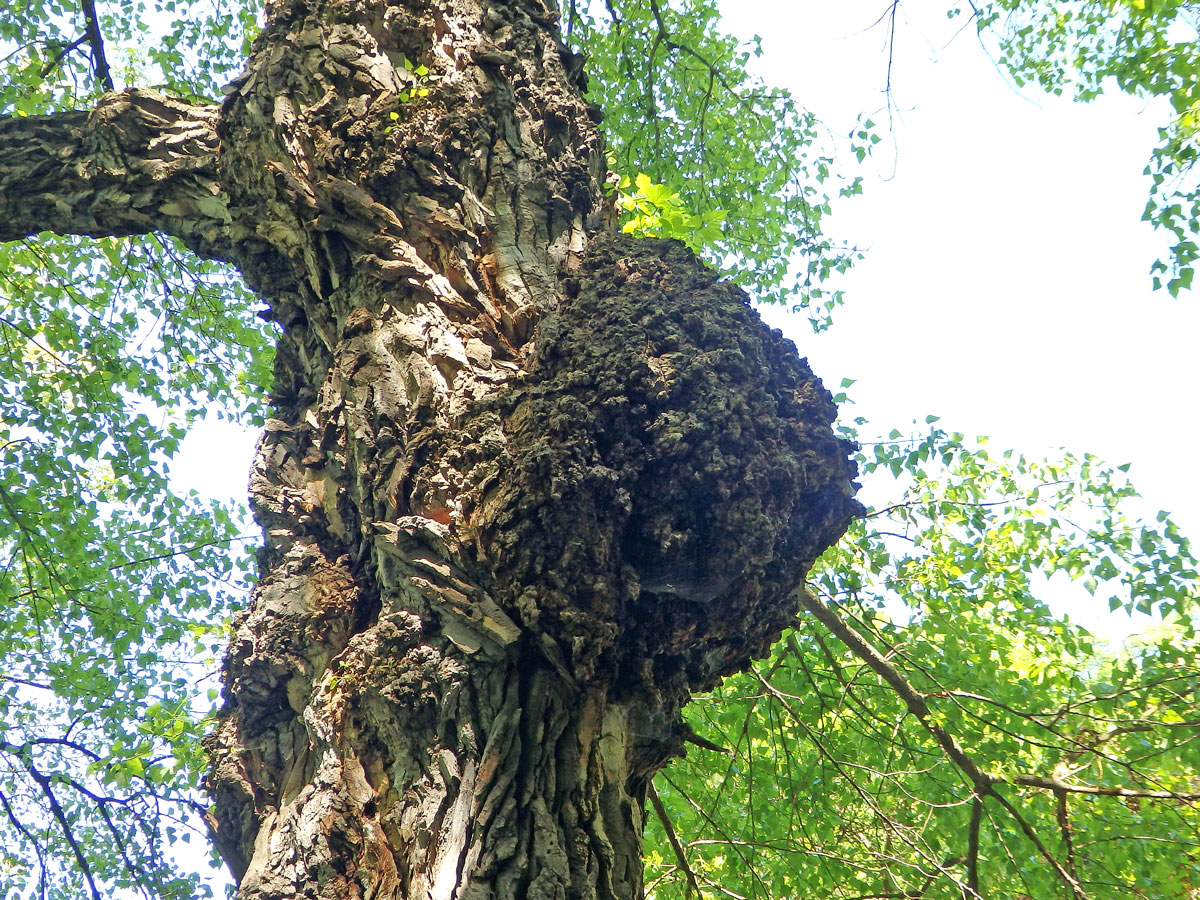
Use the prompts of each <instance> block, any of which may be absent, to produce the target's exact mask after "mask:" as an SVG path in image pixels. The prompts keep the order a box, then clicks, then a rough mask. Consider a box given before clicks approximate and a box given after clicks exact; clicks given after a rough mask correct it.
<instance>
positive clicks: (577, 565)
mask: <svg viewBox="0 0 1200 900" xmlns="http://www.w3.org/2000/svg"><path fill="white" fill-rule="evenodd" d="M556 19H557V16H556V14H555V13H554V12H553V11H552V10H550V9H547V8H546V7H545V6H543V4H542V0H503V2H502V0H406V2H387V0H291V2H288V3H283V2H278V3H275V4H273V5H271V6H270V8H269V9H268V21H267V25H266V28H265V30H264V32H263V34H262V35H261V37H260V38H259V39H258V42H257V44H256V46H255V50H254V53H253V55H252V57H251V59H250V60H249V62H248V65H247V68H246V72H245V74H244V76H243V77H242V78H240V79H239V80H238V81H237V82H236V83H235V84H234V85H232V86H231V88H230V93H229V96H228V98H227V100H226V102H225V103H224V104H223V106H222V107H221V109H220V111H219V113H218V112H217V111H213V110H206V109H199V108H187V107H185V106H184V105H183V104H175V103H173V102H172V101H165V100H160V99H154V98H153V97H152V96H151V95H147V94H125V95H118V96H115V97H114V98H110V100H109V101H106V103H109V104H110V105H113V106H114V108H117V107H120V108H123V109H129V110H134V111H137V112H138V114H137V116H134V119H135V120H136V121H137V122H139V123H144V122H145V121H148V119H147V116H146V115H145V114H144V111H145V110H147V109H150V108H153V111H154V114H155V115H157V116H158V119H159V120H161V121H160V123H159V126H158V127H159V132H158V133H157V134H147V135H143V137H144V140H142V142H141V144H137V143H136V142H134V143H133V144H129V143H128V142H126V143H122V141H123V140H124V139H123V138H118V137H115V136H114V135H119V134H124V133H125V132H123V131H121V130H120V129H119V128H118V127H117V126H118V125H120V123H121V122H126V121H129V117H128V116H125V117H124V118H122V117H120V116H117V117H110V118H109V119H103V120H102V121H101V119H99V118H97V117H101V113H100V112H97V113H94V114H93V116H92V118H87V119H85V118H81V117H75V118H71V117H67V118H64V119H62V120H59V121H43V122H40V123H36V124H35V125H31V126H21V125H13V124H11V123H9V124H7V125H0V145H2V144H3V142H4V141H8V142H9V143H12V144H14V145H19V146H22V143H21V142H24V144H23V146H26V147H33V148H38V149H30V150H29V151H28V158H29V159H33V160H35V161H36V166H35V167H36V168H37V170H38V171H39V172H40V173H41V174H40V175H39V176H38V178H39V179H41V180H40V181H38V182H37V183H38V184H40V185H44V186H43V187H35V188H34V189H33V190H32V194H38V193H39V192H43V193H45V194H46V195H47V196H52V195H53V194H54V189H53V188H52V186H51V182H52V181H53V180H54V179H56V178H57V179H65V180H66V182H69V183H70V185H72V187H71V188H70V191H69V192H68V193H69V194H70V195H71V196H72V197H74V198H75V199H73V200H70V201H68V203H67V204H66V206H65V208H64V207H62V206H61V205H57V206H56V204H55V203H53V202H49V201H48V202H47V204H45V205H44V208H42V207H39V208H38V209H39V212H37V215H42V216H45V217H46V218H45V219H42V220H40V224H36V223H35V224H33V225H28V226H27V225H21V224H18V225H17V226H16V231H14V232H12V233H13V234H16V233H18V232H19V233H28V231H32V230H35V229H36V228H38V227H52V228H61V230H72V231H77V232H82V233H88V234H94V233H101V232H104V233H125V232H128V231H131V230H138V228H139V227H140V226H143V225H144V227H146V228H159V229H163V230H169V231H172V232H174V233H176V234H181V235H183V236H185V238H186V239H187V240H188V242H189V244H190V245H191V246H192V247H193V248H194V249H196V250H197V251H198V252H201V253H204V254H207V255H210V256H219V257H221V258H226V259H230V260H232V261H234V262H236V263H237V264H238V265H239V266H240V268H241V269H242V271H243V273H244V274H245V275H246V277H247V280H248V281H249V283H250V284H251V286H252V287H254V288H255V289H256V290H257V291H259V293H260V294H261V295H262V296H263V298H264V299H265V300H267V301H268V302H269V304H270V306H271V310H272V315H273V316H274V318H275V319H276V320H277V321H278V322H279V323H280V325H281V326H282V329H283V330H282V336H281V338H280V342H279V351H278V363H277V391H276V396H275V397H274V401H275V403H276V406H277V410H278V412H277V418H275V419H274V420H272V421H271V422H270V424H269V426H268V428H267V430H266V433H265V434H264V435H263V437H262V440H261V442H260V444H259V448H258V453H257V458H256V461H255V464H254V470H253V473H252V476H251V494H252V503H253V506H254V509H255V512H256V515H257V517H258V519H259V521H260V522H261V524H262V525H263V527H264V530H265V532H266V537H267V546H266V547H265V548H264V550H263V551H262V553H261V559H260V562H261V568H262V580H261V582H260V585H259V587H258V589H257V590H256V592H255V595H254V598H253V602H252V605H251V608H250V609H249V610H247V611H246V612H245V613H244V614H243V615H242V616H241V617H240V618H239V619H238V620H237V622H236V633H235V634H234V636H233V638H232V641H231V644H230V651H229V656H228V660H227V663H226V671H225V683H226V695H225V696H226V704H225V709H224V712H223V714H222V718H221V721H220V725H219V727H218V729H217V731H216V733H215V734H214V735H213V736H212V738H211V745H210V749H211V752H212V758H213V767H212V771H211V773H210V775H209V779H208V784H209V789H210V791H211V793H212V795H213V798H214V805H213V809H212V826H213V830H214V833H215V835H216V839H217V841H218V845H219V848H220V850H221V852H222V853H223V855H224V856H225V858H226V859H227V860H228V861H229V864H230V866H231V867H232V869H233V870H234V872H235V874H236V875H237V877H238V879H239V883H240V886H239V897H240V898H242V900H267V898H280V900H282V898H295V897H310V898H330V900H333V898H338V900H341V898H360V897H361V898H401V897H409V898H421V900H425V898H432V900H451V898H476V897H490V896H497V897H529V898H568V897H569V898H614V900H615V898H622V900H626V898H636V897H640V896H641V892H642V880H641V870H642V867H641V830H642V817H643V802H644V796H645V786H646V783H647V780H648V779H649V778H650V777H651V776H652V775H653V773H654V772H655V771H656V770H657V769H658V768H660V767H661V766H662V765H663V764H665V763H666V762H667V761H668V760H669V759H670V758H671V757H673V756H677V755H679V754H680V753H681V752H682V747H683V733H682V728H681V725H680V717H679V711H680V708H681V706H682V705H683V704H684V703H685V702H686V700H687V698H688V696H689V693H690V692H691V691H693V690H697V689H703V688H706V687H708V686H711V685H712V684H714V683H715V682H716V681H717V680H718V679H719V678H720V677H722V676H723V675H725V674H728V673H730V672H733V671H735V670H737V669H739V668H740V667H743V666H744V665H746V663H747V662H748V661H749V660H750V659H751V658H752V657H753V656H754V655H755V654H759V653H762V652H763V651H765V649H766V647H767V646H768V644H769V643H770V641H771V640H772V639H773V638H774V637H776V636H777V635H778V633H779V631H780V629H782V628H783V627H785V626H786V625H788V624H789V623H790V622H791V621H792V619H793V618H794V616H795V613H796V606H797V604H796V599H795V592H796V591H797V590H800V589H802V584H803V579H804V576H805V573H806V571H807V569H808V567H809V565H810V564H811V563H812V561H813V560H814V559H815V558H816V556H817V555H818V554H819V553H820V552H821V551H822V550H823V549H824V548H825V547H826V546H828V545H829V544H830V543H831V542H832V541H834V540H836V538H837V537H838V535H839V534H840V533H841V531H842V529H843V528H844V527H845V525H846V523H847V522H848V520H849V519H850V518H851V517H852V516H853V515H854V514H855V512H856V510H857V507H856V504H855V503H854V501H853V499H852V493H853V485H852V477H853V472H852V470H851V467H850V465H849V464H848V463H847V461H846V452H847V448H846V447H845V446H843V445H842V444H841V443H840V442H839V441H837V440H836V439H835V438H834V436H833V434H832V431H831V428H830V424H831V422H832V420H833V417H834V408H833V405H832V403H831V401H830V398H829V395H828V393H827V392H826V391H825V390H824V389H823V388H822V387H821V385H820V382H819V381H818V380H816V379H815V378H814V377H813V376H812V374H811V373H810V372H809V370H808V368H807V366H806V365H805V364H804V362H803V361H801V360H799V359H798V358H797V357H796V354H795V351H794V349H793V348H792V346H791V345H790V344H788V343H787V342H785V341H784V340H783V339H782V338H781V337H780V336H779V335H778V333H775V332H772V331H770V330H769V329H767V328H766V327H764V326H763V325H762V324H761V322H759V320H758V319H757V317H756V316H755V315H754V313H752V312H751V311H750V309H749V307H748V305H747V302H746V298H745V296H744V295H743V294H742V293H741V292H740V291H738V290H737V289H736V288H733V287H731V286H729V285H726V284H722V283H719V282H717V281H716V279H715V277H714V276H713V274H712V273H711V272H709V271H708V270H707V269H706V268H705V267H704V266H703V265H702V264H701V263H700V262H698V261H697V260H696V259H695V258H694V257H693V256H692V255H691V254H690V253H689V252H688V251H686V250H685V249H683V248H682V246H680V245H678V244H674V243H671V242H662V241H633V240H630V239H628V238H620V237H615V236H610V235H606V234H605V223H606V221H607V219H608V218H609V215H608V213H609V212H610V211H609V210H607V208H606V206H605V200H604V194H603V191H602V189H601V183H602V178H603V175H604V171H603V154H602V145H601V141H600V138H599V135H598V131H597V127H596V125H597V122H598V120H599V112H598V111H597V110H595V109H594V108H592V107H589V106H588V105H587V104H586V103H585V102H584V101H583V100H582V98H581V87H582V75H581V74H580V72H579V65H578V63H579V60H578V59H576V58H574V57H573V56H572V55H571V54H570V53H569V52H568V51H567V50H566V49H565V48H564V47H563V46H562V44H561V42H560V41H559V39H558V33H557V26H556V24H555V23H556ZM406 60H408V61H411V65H406V64H405V61H406ZM417 66H424V67H427V69H428V72H429V74H428V76H423V75H418V74H417ZM426 91H427V92H428V93H425V92H426ZM122 98H123V99H122ZM121 104H124V106H121ZM155 104H159V105H160V106H161V107H162V109H163V110H166V111H167V112H162V111H160V110H159V108H158V106H156V105H155ZM168 112H169V113H170V115H168V114H167V113H168ZM189 117H190V118H189ZM185 120H186V121H188V122H200V123H203V127H200V126H196V127H195V128H194V129H193V127H192V125H188V126H187V128H186V129H184V131H186V133H187V134H188V135H189V137H188V138H187V139H185V140H182V141H181V140H180V139H177V138H176V137H173V136H174V135H179V134H181V133H183V132H181V131H180V127H179V125H178V123H179V122H182V121H185ZM105 123H107V124H105ZM138 127H141V126H140V125H139V126H138ZM23 129H24V130H23ZM189 129H190V130H189ZM93 133H94V134H96V135H98V136H96V137H89V136H88V135H90V134H93ZM105 141H108V142H109V144H105V146H117V147H120V148H122V149H121V150H120V152H119V153H117V154H116V156H117V157H120V159H121V160H122V161H120V162H117V163H111V162H109V163H103V164H93V162H92V160H95V159H96V158H97V157H96V153H95V152H94V149H93V148H94V147H95V146H98V145H99V144H104V142H105ZM114 142H115V143H114ZM143 145H144V148H145V149H144V152H143V157H144V158H141V159H139V158H137V152H136V151H137V147H138V146H143ZM155 148H169V149H155ZM105 158H106V159H111V158H114V157H113V154H111V153H110V154H109V156H108V157H105ZM55 160H57V162H53V165H57V166H58V167H59V168H58V169H57V170H55V171H53V172H52V171H51V170H50V168H48V167H51V162H52V161H55ZM164 160H166V161H164ZM155 166H158V168H157V169H156V168H155ZM56 173H57V174H56ZM147 173H148V174H147ZM7 176H8V172H7V170H6V168H5V167H4V166H2V165H0V184H8V183H9V182H8V181H6V180H5V179H6V177H7ZM14 183H15V182H14ZM130 185H135V186H136V190H134V189H132V188H131V187H130ZM156 191H159V192H160V193H155V192H156ZM180 196H184V197H188V198H193V207H191V208H187V207H185V206H183V205H181V204H182V203H183V201H181V200H179V199H178V198H179V197H180ZM200 196H202V197H204V198H205V203H204V204H200V203H199V202H198V201H196V200H195V199H194V198H196V197H200ZM210 196H211V197H212V198H213V202H212V203H211V204H210V203H209V202H208V199H207V198H208V197H210ZM134 198H137V199H136V200H135V199H134ZM54 208H57V209H58V210H59V211H58V213H57V215H58V216H59V218H57V219H56V218H54V216H55V215H56V213H55V212H54V211H53V209H54ZM47 223H50V224H47ZM22 229H24V230H22ZM105 229H107V231H105ZM0 236H2V235H0Z"/></svg>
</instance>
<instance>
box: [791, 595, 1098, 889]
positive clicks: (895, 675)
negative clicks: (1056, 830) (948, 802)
mask: <svg viewBox="0 0 1200 900" xmlns="http://www.w3.org/2000/svg"><path fill="white" fill-rule="evenodd" d="M798 594H799V599H800V603H801V605H802V606H803V607H804V608H805V609H807V610H808V611H809V612H810V613H812V614H813V616H815V617H816V619H817V621H819V622H820V623H821V624H822V625H824V626H825V627H826V628H828V629H829V630H830V631H831V632H833V634H834V636H835V637H837V639H838V640H840V641H841V642H842V643H843V644H845V645H846V646H847V647H848V648H849V649H850V651H851V652H852V653H854V655H855V656H857V657H858V658H859V659H861V660H862V661H863V662H864V663H866V664H867V666H869V667H870V668H871V669H872V670H874V672H875V673H876V674H877V675H879V677H881V678H882V679H883V680H884V681H886V682H887V683H888V684H889V685H890V686H891V688H892V690H894V691H895V692H896V695H897V696H898V697H900V699H901V700H903V701H904V704H905V706H907V707H908V711H909V712H910V713H912V714H913V715H914V716H916V717H917V720H918V721H919V722H920V723H921V726H922V727H923V728H924V729H925V730H926V731H928V732H929V734H930V735H931V736H932V737H933V739H934V741H935V742H936V743H937V745H938V746H939V747H941V748H942V752H944V753H945V754H946V755H947V756H948V757H950V760H951V761H952V762H953V763H954V764H955V765H956V766H958V768H959V769H960V770H961V771H962V773H963V774H964V775H965V776H966V777H967V780H968V781H970V783H971V786H972V787H973V788H974V790H975V793H976V795H977V796H980V797H993V798H995V800H996V802H997V803H999V804H1000V805H1001V806H1003V807H1004V809H1005V810H1007V812H1008V814H1009V815H1010V816H1012V818H1013V820H1014V821H1015V822H1016V823H1017V825H1018V826H1019V827H1020V829H1021V831H1022V832H1023V833H1024V835H1025V837H1027V838H1028V839H1029V841H1030V842H1031V843H1032V844H1033V845H1034V846H1035V847H1036V848H1037V850H1038V853H1040V854H1041V856H1042V858H1043V859H1045V860H1046V862H1047V863H1048V864H1049V865H1050V866H1051V868H1053V869H1054V871H1055V873H1056V874H1057V875H1058V877H1059V878H1060V879H1061V880H1062V881H1063V883H1064V884H1066V885H1067V886H1068V887H1070V889H1071V892H1072V894H1073V895H1074V897H1075V900H1085V898H1086V897H1087V894H1086V893H1085V892H1084V890H1083V886H1082V885H1081V884H1080V883H1079V881H1078V880H1077V879H1076V878H1075V877H1074V876H1073V875H1072V874H1071V873H1070V872H1069V871H1067V869H1066V868H1065V867H1064V866H1063V864H1062V863H1061V862H1059V861H1058V859H1057V858H1056V857H1055V856H1054V854H1053V853H1051V852H1050V848H1048V847H1047V846H1046V845H1045V843H1044V842H1043V841H1042V839H1041V838H1040V837H1038V835H1037V832H1036V831H1034V829H1033V826H1032V825H1030V824H1029V822H1028V821H1027V820H1026V819H1025V817H1024V816H1022V815H1021V814H1020V812H1019V811H1018V810H1017V808H1016V807H1015V806H1013V805H1012V803H1010V802H1009V801H1008V799H1007V798H1005V797H1004V796H1003V795H1002V794H1000V793H999V792H998V791H997V790H996V788H995V786H996V784H997V783H1000V779H997V778H996V776H994V775H992V774H990V773H988V772H985V771H983V769H981V768H980V767H979V766H978V764H977V763H976V762H975V760H973V759H971V757H969V756H968V755H967V754H966V753H965V752H964V751H963V749H962V748H961V747H959V745H958V742H957V741H955V740H954V737H953V736H952V735H951V734H950V733H949V732H948V731H946V729H945V728H943V727H942V726H941V725H939V724H938V723H937V722H936V721H934V720H933V718H932V716H931V715H930V710H929V704H928V703H927V702H926V699H925V695H924V694H922V693H921V692H920V691H918V690H917V689H916V688H914V687H913V686H912V685H911V684H909V682H908V679H907V678H905V677H904V675H903V674H902V673H901V672H900V670H899V669H897V668H896V667H895V666H894V665H892V664H891V663H890V662H888V660H887V659H885V658H884V657H883V655H882V654H881V653H880V652H879V651H878V650H876V649H875V648H874V647H873V646H872V645H871V643H870V642H869V641H867V640H866V638H864V637H863V636H862V635H861V634H859V633H858V632H857V631H855V630H854V629H853V628H851V627H850V626H849V625H848V624H846V622H845V621H843V620H842V617H841V616H839V615H838V614H837V613H836V612H835V611H834V610H833V609H832V608H830V607H829V606H828V605H826V604H825V603H824V602H823V601H821V600H820V599H819V598H818V597H816V596H815V595H814V594H811V593H809V592H808V591H806V590H801V591H799V592H798Z"/></svg>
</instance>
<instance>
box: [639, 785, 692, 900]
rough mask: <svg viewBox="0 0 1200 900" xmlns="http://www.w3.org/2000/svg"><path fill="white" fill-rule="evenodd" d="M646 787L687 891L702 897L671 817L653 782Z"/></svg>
mask: <svg viewBox="0 0 1200 900" xmlns="http://www.w3.org/2000/svg"><path fill="white" fill-rule="evenodd" d="M647 787H648V788H649V790H648V792H647V793H648V796H649V797H650V803H651V804H652V805H653V806H654V812H655V814H656V815H657V816H658V821H659V822H661V823H662V827H663V832H664V833H665V834H666V835H667V842H668V843H669V844H670V845H671V849H672V850H674V851H675V859H677V860H678V861H679V868H681V869H682V870H683V874H684V877H685V878H687V883H688V889H689V891H694V892H695V894H696V897H697V898H703V896H704V895H703V894H702V893H700V885H699V883H697V881H696V873H695V872H693V871H692V867H691V866H690V865H688V861H687V854H686V853H684V851H683V844H681V843H679V836H678V835H677V834H675V826H673V825H672V824H671V818H670V816H668V815H667V810H666V808H665V807H664V806H663V802H662V800H660V799H659V797H658V791H656V790H655V789H654V782H650V783H649V784H648V785H647Z"/></svg>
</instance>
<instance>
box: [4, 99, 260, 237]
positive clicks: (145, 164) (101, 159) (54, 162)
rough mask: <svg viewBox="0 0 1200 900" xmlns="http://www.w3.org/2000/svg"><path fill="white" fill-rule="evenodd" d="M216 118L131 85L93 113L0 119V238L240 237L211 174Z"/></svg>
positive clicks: (203, 109) (211, 109)
mask: <svg viewBox="0 0 1200 900" xmlns="http://www.w3.org/2000/svg"><path fill="white" fill-rule="evenodd" d="M217 117H218V110H217V109H216V108H215V107H208V106H200V105H196V104H191V103H186V102H184V101H182V100H174V99H171V98H169V97H164V96H163V95H162V94H158V93H156V92H154V91H142V90H130V91H123V92H121V93H117V94H107V95H105V97H104V98H103V99H102V100H101V101H100V103H99V104H98V105H97V106H96V108H95V109H93V110H92V111H90V112H68V113H58V114H56V115H52V116H29V117H27V118H0V148H3V151H4V152H3V153H2V154H0V241H11V240H15V239H17V238H22V237H26V236H28V235H31V234H37V233H38V232H40V231H53V232H56V233H58V234H82V235H89V236H92V237H109V236H122V235H129V234H146V233H147V232H150V231H163V232H167V233H170V234H175V235H178V236H180V237H183V238H187V239H189V240H190V241H191V242H192V243H197V244H200V245H202V246H203V245H212V244H213V243H214V242H217V241H220V242H222V243H224V242H228V241H229V240H230V239H237V238H238V237H239V235H237V233H236V229H231V227H230V226H231V225H232V222H231V221H230V217H229V213H228V210H227V209H226V202H225V197H224V193H223V191H222V190H221V187H220V181H219V179H218V176H217V147H218V142H217V134H216V127H215V126H216V123H217ZM202 252H205V253H206V255H215V254H214V252H213V251H212V250H211V248H210V247H206V248H205V250H203V251H202Z"/></svg>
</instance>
